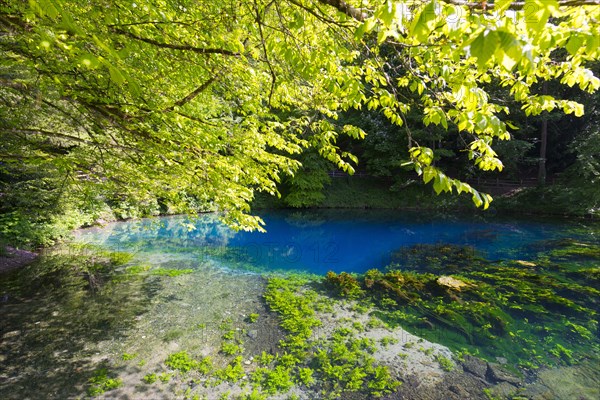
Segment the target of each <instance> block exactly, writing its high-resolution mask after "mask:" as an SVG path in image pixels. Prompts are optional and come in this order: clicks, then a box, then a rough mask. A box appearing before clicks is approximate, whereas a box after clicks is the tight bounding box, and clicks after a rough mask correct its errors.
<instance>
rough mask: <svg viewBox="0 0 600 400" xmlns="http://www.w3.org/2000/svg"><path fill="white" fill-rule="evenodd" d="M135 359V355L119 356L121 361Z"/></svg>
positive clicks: (124, 354) (125, 354)
mask: <svg viewBox="0 0 600 400" xmlns="http://www.w3.org/2000/svg"><path fill="white" fill-rule="evenodd" d="M136 357H137V354H130V353H123V355H121V359H122V360H123V361H129V360H133V359H134V358H136Z"/></svg>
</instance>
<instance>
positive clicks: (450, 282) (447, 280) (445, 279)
mask: <svg viewBox="0 0 600 400" xmlns="http://www.w3.org/2000/svg"><path fill="white" fill-rule="evenodd" d="M437 284H438V285H440V286H446V287H448V288H450V289H454V290H458V291H460V290H461V289H462V288H463V287H467V286H470V285H469V284H468V283H466V282H463V281H461V280H460V279H456V278H453V277H451V276H440V277H439V278H438V279H437Z"/></svg>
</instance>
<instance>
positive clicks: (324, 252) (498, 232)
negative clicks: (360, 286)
mask: <svg viewBox="0 0 600 400" xmlns="http://www.w3.org/2000/svg"><path fill="white" fill-rule="evenodd" d="M262 218H263V219H264V221H265V223H266V226H265V228H266V229H267V233H260V232H234V231H232V230H230V229H229V228H227V227H226V226H224V225H223V224H222V223H220V222H219V221H218V218H217V216H216V215H214V214H207V215H202V216H200V217H198V218H194V219H190V218H188V217H184V216H176V217H164V218H155V219H146V220H140V221H130V222H117V223H112V224H109V225H108V226H106V227H103V228H91V229H85V230H81V231H80V232H79V233H78V235H77V241H83V242H87V243H92V244H96V245H101V246H104V247H108V248H110V249H112V250H121V251H130V252H136V253H142V254H155V255H156V254H161V255H163V256H164V255H167V256H168V255H178V256H181V255H187V256H188V257H192V258H193V259H195V260H196V261H198V262H204V261H206V262H208V261H211V262H217V263H218V264H219V265H221V266H223V267H226V268H229V269H233V270H235V269H243V270H248V269H251V270H252V269H254V270H261V271H264V270H296V271H304V272H311V273H316V274H325V273H326V272H327V271H330V270H331V271H335V272H341V271H347V272H364V271H366V270H368V269H371V268H383V267H385V266H387V265H388V264H389V263H390V261H391V259H392V254H393V253H394V252H398V251H401V250H402V249H406V248H409V247H411V246H414V245H418V244H453V245H461V246H470V247H472V248H473V249H475V250H476V251H477V252H479V253H480V254H481V255H482V256H484V257H486V258H487V259H490V260H502V259H522V260H527V259H528V258H530V257H533V256H534V254H535V252H536V250H541V249H540V248H539V246H540V245H541V244H542V243H545V241H548V240H552V239H562V238H566V237H569V233H568V232H569V231H570V229H567V228H569V227H575V225H567V224H566V223H565V222H564V221H562V222H561V223H553V222H532V221H519V220H506V219H504V220H502V219H498V218H494V219H491V220H487V221H484V220H481V219H475V218H465V217H456V216H453V217H443V218H442V217H439V216H436V217H435V218H433V217H432V218H426V217H423V216H422V215H417V214H410V213H406V212H392V211H386V212H382V211H367V210H352V211H337V210H331V211H327V210H319V211H313V212H270V213H268V214H264V215H262Z"/></svg>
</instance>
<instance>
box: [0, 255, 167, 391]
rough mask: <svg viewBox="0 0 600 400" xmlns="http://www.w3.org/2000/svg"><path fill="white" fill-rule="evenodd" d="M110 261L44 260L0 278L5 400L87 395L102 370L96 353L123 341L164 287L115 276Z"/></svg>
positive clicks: (0, 379) (0, 369) (0, 372)
mask: <svg viewBox="0 0 600 400" xmlns="http://www.w3.org/2000/svg"><path fill="white" fill-rule="evenodd" d="M110 256H111V255H110V254H108V257H106V254H105V255H104V256H100V257H98V256H91V255H90V254H87V255H85V254H84V255H81V254H77V255H73V254H51V255H44V256H42V257H40V259H39V260H38V261H36V262H35V263H33V264H30V265H28V266H26V267H24V268H22V269H20V270H16V271H12V272H11V273H7V274H2V275H0V297H1V299H2V300H1V302H0V321H1V322H0V398H2V399H27V398H44V399H66V398H72V397H75V396H76V395H78V394H80V393H82V392H83V391H84V389H83V388H84V386H86V384H87V382H88V380H89V379H90V377H91V376H92V375H93V374H94V371H95V370H96V369H97V368H98V367H99V366H101V365H102V360H101V359H98V358H99V357H98V356H96V357H95V350H94V346H95V345H97V344H98V343H100V342H102V341H105V340H117V341H118V340H120V339H121V338H122V336H123V333H124V332H125V331H126V330H127V329H128V328H130V327H131V326H132V325H133V323H134V322H135V320H136V317H138V316H140V315H141V314H143V313H144V312H145V310H146V309H147V307H148V305H149V303H150V300H151V299H152V297H153V296H154V295H155V293H156V292H157V290H158V286H159V280H157V279H152V278H147V277H146V278H144V277H140V276H134V275H131V276H128V275H124V274H123V273H119V272H117V270H116V269H115V261H118V260H116V259H114V257H110ZM122 261H124V260H122ZM116 264H118V262H116ZM32 394H34V395H33V397H32Z"/></svg>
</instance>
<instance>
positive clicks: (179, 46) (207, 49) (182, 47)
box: [115, 29, 240, 57]
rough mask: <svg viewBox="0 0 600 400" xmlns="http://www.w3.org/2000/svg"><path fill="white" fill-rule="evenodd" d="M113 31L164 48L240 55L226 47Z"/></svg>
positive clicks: (119, 30) (120, 30)
mask: <svg viewBox="0 0 600 400" xmlns="http://www.w3.org/2000/svg"><path fill="white" fill-rule="evenodd" d="M115 32H116V33H118V34H120V35H124V36H127V37H129V38H131V39H135V40H139V41H141V42H144V43H148V44H151V45H153V46H156V47H161V48H165V49H172V50H180V51H191V52H194V53H200V54H222V55H226V56H234V57H237V56H239V55H240V53H238V52H235V51H231V50H227V49H218V48H210V47H195V46H190V45H186V44H172V43H164V42H159V41H158V40H154V39H150V38H144V37H141V36H137V35H134V34H133V33H131V32H128V31H124V30H122V29H115Z"/></svg>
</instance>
